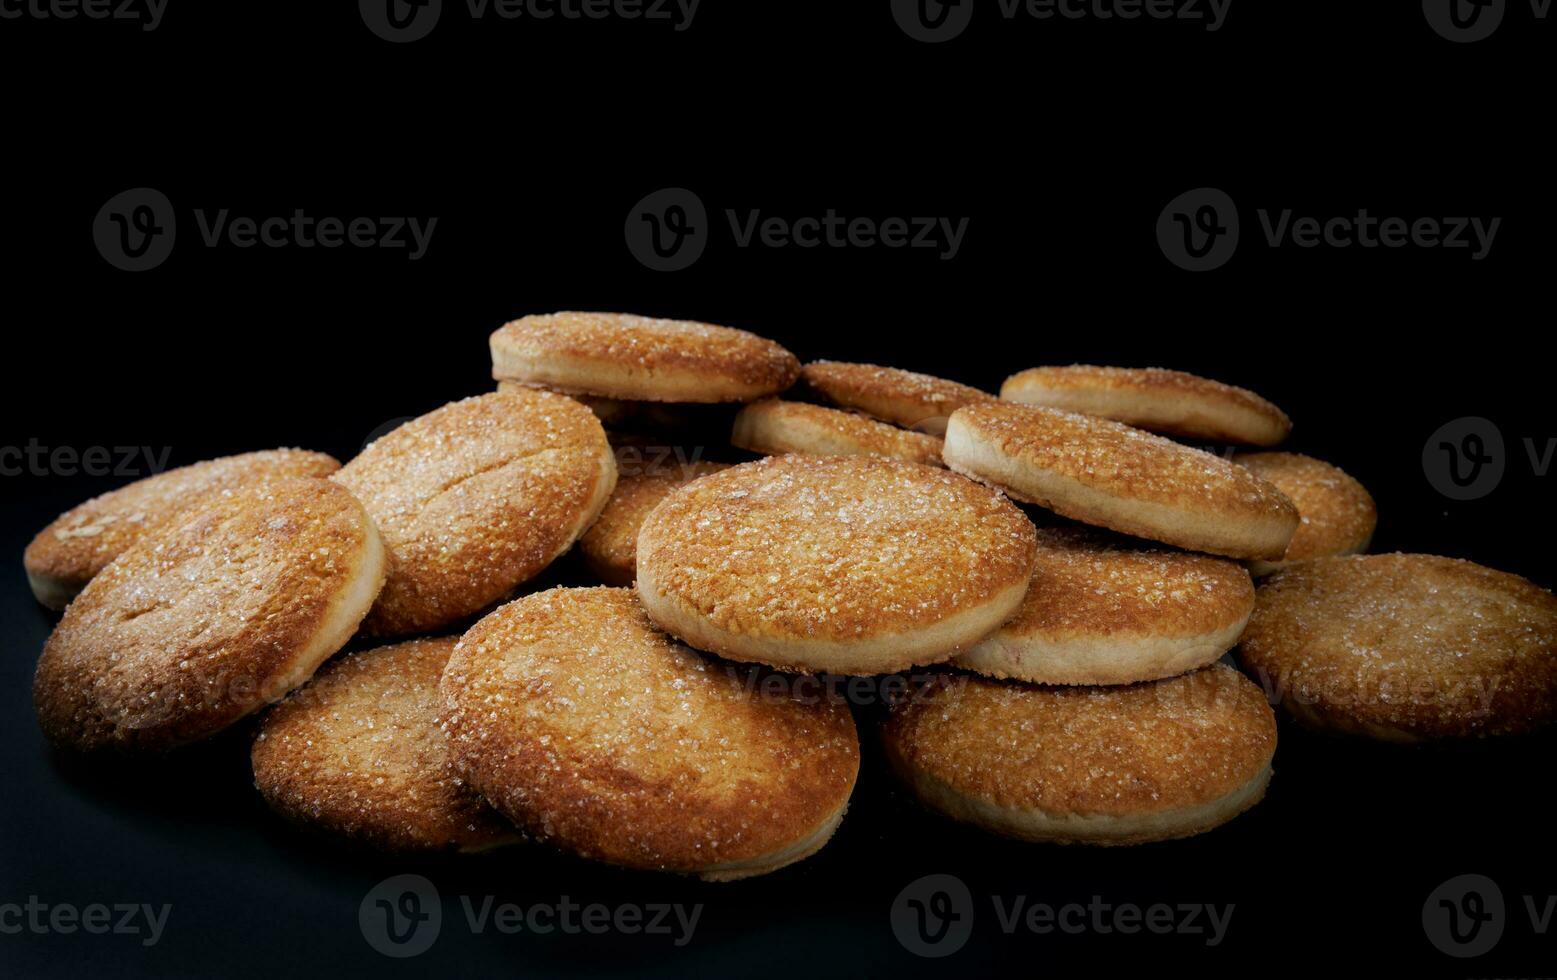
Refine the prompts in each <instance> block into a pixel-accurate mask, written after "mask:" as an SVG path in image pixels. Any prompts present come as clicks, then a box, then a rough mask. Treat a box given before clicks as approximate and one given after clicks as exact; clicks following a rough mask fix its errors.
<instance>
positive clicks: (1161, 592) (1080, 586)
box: [953, 527, 1254, 684]
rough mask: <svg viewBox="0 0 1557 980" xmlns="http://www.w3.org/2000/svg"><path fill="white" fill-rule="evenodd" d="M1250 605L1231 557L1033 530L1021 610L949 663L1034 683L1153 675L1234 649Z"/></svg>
mask: <svg viewBox="0 0 1557 980" xmlns="http://www.w3.org/2000/svg"><path fill="white" fill-rule="evenodd" d="M1253 611H1254V583H1253V582H1251V581H1250V580H1249V573H1248V572H1247V571H1245V570H1244V568H1243V566H1242V565H1239V564H1238V563H1236V562H1233V561H1228V560H1227V559H1225V558H1213V557H1211V556H1210V555H1197V554H1193V553H1191V552H1187V551H1175V550H1173V549H1169V548H1154V547H1151V546H1149V545H1147V544H1145V543H1144V542H1141V541H1137V540H1135V539H1131V538H1121V537H1115V536H1114V535H1111V534H1105V533H1103V532H1100V531H1095V530H1092V529H1090V528H1075V527H1071V528H1040V529H1039V530H1038V561H1037V564H1036V565H1035V566H1034V567H1033V580H1032V584H1031V585H1029V586H1028V587H1027V597H1026V598H1025V599H1023V600H1022V606H1021V608H1020V609H1019V610H1017V613H1016V615H1015V616H1014V617H1013V618H1012V619H1010V620H1009V621H1008V622H1006V623H1005V625H1003V626H1001V627H1000V628H999V629H997V630H996V631H995V632H994V633H992V634H990V635H989V636H987V637H985V638H984V639H983V640H982V641H980V642H979V644H978V645H977V646H975V647H974V648H973V649H971V650H969V651H968V652H967V653H964V654H960V655H959V656H958V657H957V659H956V660H955V661H953V663H955V664H957V666H959V667H966V668H967V669H969V670H976V671H978V672H979V673H981V674H987V675H989V676H991V677H1002V678H1015V679H1017V680H1024V681H1033V682H1035V683H1039V684H1134V683H1137V682H1139V681H1151V680H1158V679H1160V678H1163V677H1174V676H1176V675H1178V674H1183V673H1186V672H1188V671H1191V670H1194V669H1196V668H1198V667H1204V666H1205V665H1207V664H1209V663H1211V662H1213V661H1215V660H1216V659H1217V658H1218V657H1220V656H1222V654H1224V653H1226V652H1227V651H1228V650H1230V649H1232V647H1233V644H1235V643H1237V642H1238V636H1239V634H1240V633H1242V632H1243V628H1244V624H1245V623H1247V622H1248V621H1249V614H1250V613H1252V612H1253Z"/></svg>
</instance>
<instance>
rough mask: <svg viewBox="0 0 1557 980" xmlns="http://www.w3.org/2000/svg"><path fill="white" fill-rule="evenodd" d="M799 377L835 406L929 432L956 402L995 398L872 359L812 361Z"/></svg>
mask: <svg viewBox="0 0 1557 980" xmlns="http://www.w3.org/2000/svg"><path fill="white" fill-rule="evenodd" d="M800 377H801V379H802V380H803V381H804V382H805V383H806V385H807V386H808V387H810V388H811V390H813V391H815V392H817V393H818V394H820V395H821V396H822V397H824V398H826V399H827V400H828V401H830V402H832V403H833V404H835V405H842V406H843V407H844V408H852V409H855V410H856V411H860V412H864V413H865V414H867V415H873V416H875V417H876V418H878V419H882V420H884V421H887V422H891V423H893V424H894V425H900V426H903V427H904V428H907V429H917V430H918V431H920V432H926V433H929V434H931V435H940V434H942V433H944V432H945V431H946V420H947V419H948V418H950V417H951V413H952V412H955V411H956V410H957V409H959V408H961V407H962V406H964V405H974V404H978V403H979V402H989V401H994V400H995V396H994V395H991V394H990V393H989V392H987V391H980V390H979V389H977V388H974V387H971V386H969V385H965V384H960V383H958V382H956V381H947V380H945V379H944V378H937V377H934V376H932V375H928V374H920V373H918V372H916V371H904V370H902V369H900V368H890V367H881V366H880V365H877V364H850V363H846V362H843V361H812V362H811V363H810V364H807V365H806V366H805V367H804V368H803V369H802V370H801V372H800Z"/></svg>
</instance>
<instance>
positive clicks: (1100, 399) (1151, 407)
mask: <svg viewBox="0 0 1557 980" xmlns="http://www.w3.org/2000/svg"><path fill="white" fill-rule="evenodd" d="M1000 396H1001V397H1002V398H1006V399H1009V400H1011V401H1015V402H1021V403H1023V404H1027V405H1043V406H1046V407H1048V408H1059V409H1064V410H1066V411H1071V412H1081V413H1083V414H1087V415H1098V416H1102V417H1103V418H1109V419H1113V420H1115V421H1117V422H1124V423H1127V424H1129V425H1134V426H1138V427H1140V428H1142V429H1150V430H1152V431H1153V432H1166V433H1168V434H1170V435H1177V436H1184V437H1186V438H1191V439H1212V440H1226V441H1229V442H1242V443H1248V444H1250V445H1255V446H1274V445H1276V444H1277V443H1280V442H1281V441H1282V440H1283V439H1285V438H1286V437H1287V435H1288V433H1290V432H1291V431H1292V420H1291V419H1289V418H1287V415H1286V413H1285V412H1283V411H1282V410H1281V409H1279V408H1277V407H1276V406H1275V405H1272V404H1271V403H1270V402H1268V401H1266V400H1265V399H1264V398H1261V397H1260V396H1259V395H1256V394H1255V393H1254V392H1252V391H1250V390H1248V389H1247V388H1238V387H1235V386H1234V385H1229V384H1223V383H1222V382H1220V381H1212V380H1211V379H1210V378H1202V377H1200V376H1199V375H1194V374H1186V373H1185V372H1183V371H1170V370H1168V369H1166V368H1120V367H1098V366H1096V365H1092V364H1072V365H1069V366H1066V367H1037V368H1030V369H1029V370H1026V371H1021V372H1018V373H1017V374H1013V375H1012V376H1011V377H1009V378H1007V379H1006V381H1005V384H1003V385H1002V386H1001V388H1000Z"/></svg>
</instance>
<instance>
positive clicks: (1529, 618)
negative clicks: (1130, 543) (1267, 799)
mask: <svg viewBox="0 0 1557 980" xmlns="http://www.w3.org/2000/svg"><path fill="white" fill-rule="evenodd" d="M1239 654H1240V656H1241V657H1242V658H1243V662H1244V665H1245V667H1247V668H1248V669H1249V670H1250V671H1252V672H1254V673H1255V675H1256V676H1257V677H1258V678H1259V679H1260V681H1261V683H1263V684H1265V685H1266V687H1267V688H1268V689H1270V690H1272V691H1274V692H1275V693H1276V694H1277V695H1279V696H1280V697H1281V700H1282V704H1283V705H1284V706H1285V707H1286V708H1287V710H1288V711H1289V712H1291V714H1292V715H1293V716H1294V717H1296V718H1297V719H1298V720H1299V721H1301V722H1303V723H1305V724H1307V725H1309V726H1311V727H1314V728H1321V729H1328V730H1333V731H1339V732H1346V733H1350V734H1356V735H1366V736H1369V737H1371V738H1378V739H1384V740H1386V741H1392V742H1411V741H1418V740H1422V739H1429V738H1440V737H1455V736H1472V735H1501V734H1511V733H1520V732H1526V731H1530V730H1533V729H1535V728H1539V727H1541V726H1542V725H1546V724H1549V723H1551V722H1552V720H1553V719H1554V718H1557V598H1553V596H1552V594H1551V593H1550V592H1548V591H1546V590H1545V589H1543V588H1541V587H1539V586H1537V585H1535V584H1534V583H1532V582H1529V581H1527V580H1525V579H1522V578H1520V577H1519V576H1517V575H1510V574H1508V573H1507V572H1499V571H1495V570H1494V569H1491V568H1486V567H1483V566H1481V565H1477V564H1474V563H1472V562H1468V561H1461V560H1459V559H1455V558H1439V557H1436V556H1433V555H1399V554H1391V555H1349V556H1344V557H1335V558H1316V559H1313V560H1311V561H1304V562H1296V563H1294V564H1292V565H1290V566H1288V567H1287V568H1284V569H1282V570H1281V571H1278V572H1277V573H1276V574H1274V575H1272V576H1271V577H1270V578H1269V579H1267V580H1266V581H1265V583H1264V584H1263V585H1261V586H1260V588H1259V591H1258V593H1257V598H1256V602H1255V610H1254V616H1253V618H1252V619H1250V620H1249V628H1248V629H1247V630H1246V631H1245V632H1244V635H1243V639H1242V640H1241V641H1240V645H1239Z"/></svg>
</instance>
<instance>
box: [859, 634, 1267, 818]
mask: <svg viewBox="0 0 1557 980" xmlns="http://www.w3.org/2000/svg"><path fill="white" fill-rule="evenodd" d="M883 735H884V742H885V745H886V752H887V759H888V761H889V762H890V763H891V765H892V767H893V769H894V770H896V771H897V773H898V774H899V776H900V777H901V778H902V779H903V781H904V782H905V783H907V784H908V786H909V787H910V788H911V789H912V790H913V792H914V794H915V795H916V796H917V797H918V798H919V799H920V800H921V801H922V802H923V803H924V804H925V805H927V806H929V807H931V808H932V809H935V810H938V811H940V812H941V813H944V814H946V815H947V816H950V817H952V818H954V819H956V820H960V821H963V822H965V823H970V824H973V825H975V826H978V827H982V828H984V829H985V830H989V831H993V832H994V833H997V834H1002V835H1005V836H1007V837H1015V838H1018V839H1020V840H1028V841H1042V842H1048V843H1056V844H1142V843H1146V842H1148V841H1157V840H1168V839H1171V838H1175V837H1188V836H1191V835H1193V834H1199V833H1203V832H1205V831H1207V830H1210V829H1212V828H1213V827H1217V826H1220V825H1221V824H1224V823H1226V822H1227V821H1229V820H1231V819H1232V818H1233V817H1236V816H1237V815H1238V814H1240V813H1242V812H1243V811H1245V810H1247V809H1248V808H1249V807H1251V806H1253V805H1254V804H1256V803H1258V802H1259V801H1260V799H1261V798H1262V797H1263V796H1264V795H1265V787H1266V784H1267V783H1269V781H1270V776H1271V765H1270V764H1271V758H1272V756H1273V755H1274V754H1275V751H1276V719H1275V716H1274V714H1273V713H1272V711H1271V708H1270V705H1269V704H1268V703H1267V702H1266V700H1265V697H1264V695H1263V694H1261V692H1260V689H1259V688H1258V687H1256V686H1255V685H1254V684H1252V683H1250V681H1249V680H1248V678H1246V677H1244V676H1243V675H1242V674H1240V673H1238V672H1237V671H1236V670H1234V669H1232V668H1231V667H1228V666H1226V665H1225V664H1213V665H1212V666H1210V667H1206V668H1204V669H1202V670H1197V671H1195V672H1194V673H1190V674H1185V675H1183V676H1181V677H1175V678H1172V679H1171V680H1164V681H1153V682H1151V683H1148V684H1133V685H1130V686H1128V687H1038V686H1035V685H1029V684H1018V683H1000V682H998V681H990V680H985V679H983V678H978V677H970V676H967V675H959V676H948V677H943V678H939V679H938V682H937V683H936V684H935V686H933V687H931V688H930V689H929V690H928V691H926V692H924V693H922V694H920V695H916V696H915V697H912V698H908V699H906V700H905V701H904V702H903V703H901V704H899V705H896V706H894V708H893V710H892V715H891V717H890V718H889V719H888V721H887V723H886V726H885V728H884V731H883Z"/></svg>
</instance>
